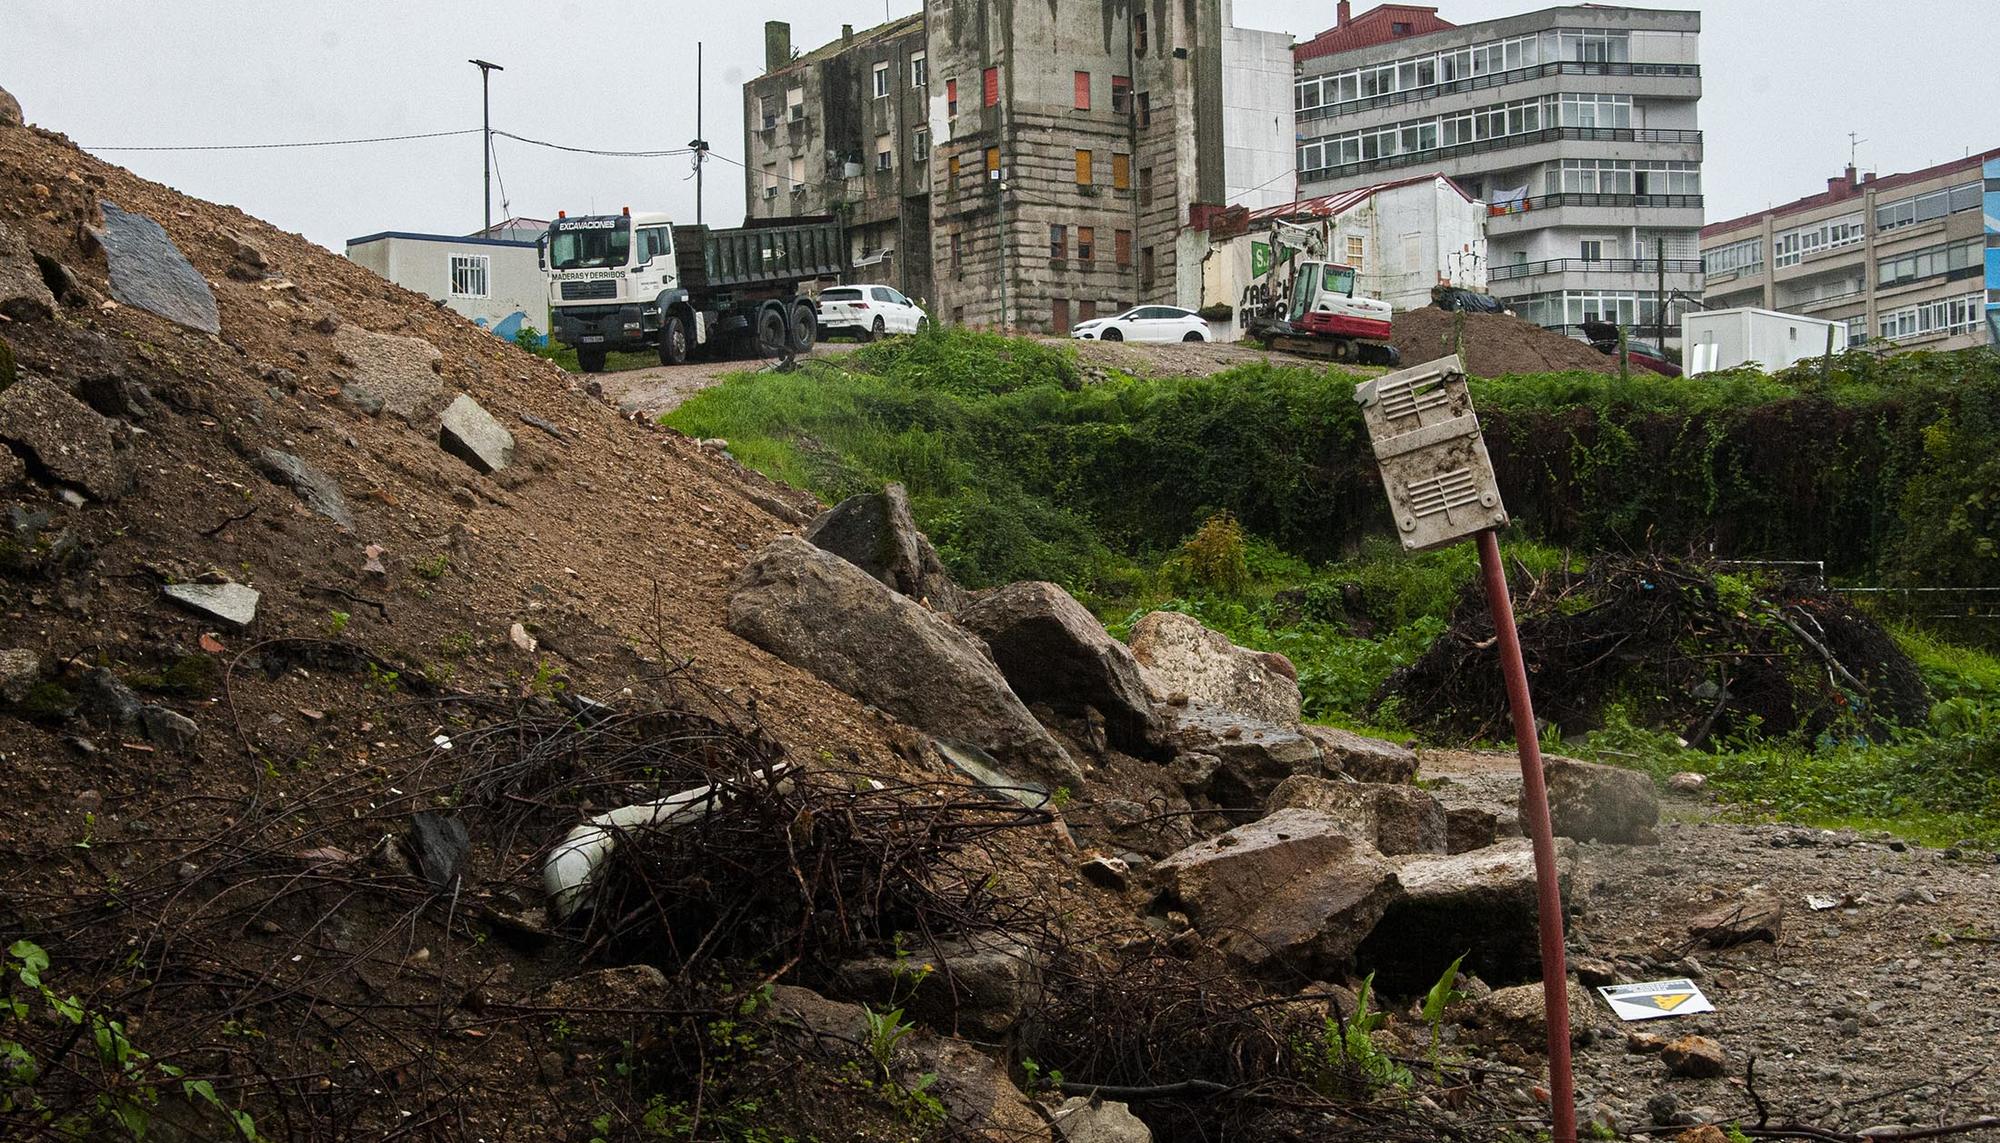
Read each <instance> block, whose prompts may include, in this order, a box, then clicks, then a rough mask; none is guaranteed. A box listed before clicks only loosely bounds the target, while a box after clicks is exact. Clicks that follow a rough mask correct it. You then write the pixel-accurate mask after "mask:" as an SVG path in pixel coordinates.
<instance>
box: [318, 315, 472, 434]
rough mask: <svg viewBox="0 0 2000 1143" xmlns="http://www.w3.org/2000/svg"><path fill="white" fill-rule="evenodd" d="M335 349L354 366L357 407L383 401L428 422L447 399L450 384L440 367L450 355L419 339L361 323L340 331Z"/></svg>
mask: <svg viewBox="0 0 2000 1143" xmlns="http://www.w3.org/2000/svg"><path fill="white" fill-rule="evenodd" d="M333 347H334V350H335V351H336V352H337V353H339V354H340V359H341V360H342V361H343V362H345V363H346V364H347V365H348V367H349V368H351V369H353V370H354V373H355V378H354V380H353V381H351V382H349V383H348V384H347V385H345V386H343V391H345V390H348V389H351V390H353V391H354V396H353V397H352V398H350V400H351V401H352V403H355V404H357V405H362V404H369V403H374V402H380V406H381V408H383V409H385V410H387V411H388V412H390V413H392V414H394V415H396V416H398V417H401V418H402V419H403V420H404V421H406V422H408V423H410V424H412V425H414V424H417V423H418V422H420V421H424V420H427V419H428V418H429V417H430V416H431V415H432V414H433V413H434V412H435V411H436V410H437V409H438V407H439V406H440V405H442V404H443V402H444V382H443V381H442V380H440V379H439V377H438V372H437V367H438V365H439V363H440V362H442V361H443V360H444V354H442V353H439V352H438V348H437V346H435V345H432V344H431V343H430V342H428V341H425V340H423V339H422V338H416V337H396V336H394V335H392V334H386V333H373V332H370V331H368V330H365V329H362V328H361V327H360V326H356V325H342V326H340V327H339V328H338V329H336V330H335V331H334V335H333Z"/></svg>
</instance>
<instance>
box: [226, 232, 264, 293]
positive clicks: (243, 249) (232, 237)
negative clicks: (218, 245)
mask: <svg viewBox="0 0 2000 1143" xmlns="http://www.w3.org/2000/svg"><path fill="white" fill-rule="evenodd" d="M222 240H223V242H224V243H226V244H228V246H229V254H230V257H231V258H233V259H234V260H235V262H236V265H235V266H231V267H230V268H229V276H230V277H232V278H240V279H242V280H243V281H250V282H254V281H256V280H258V279H260V278H262V277H264V274H265V271H267V270H269V269H270V268H271V259H270V258H269V257H268V256H267V255H266V254H265V253H264V251H263V248H261V247H259V246H258V245H257V244H256V243H254V242H252V241H250V240H249V239H248V238H245V237H244V236H243V235H241V234H239V233H237V232H236V231H234V230H224V231H223V232H222Z"/></svg>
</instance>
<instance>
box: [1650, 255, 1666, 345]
mask: <svg viewBox="0 0 2000 1143" xmlns="http://www.w3.org/2000/svg"><path fill="white" fill-rule="evenodd" d="M1653 269H1654V271H1655V272H1656V273H1657V274H1658V275H1659V276H1658V277H1657V278H1655V279H1654V282H1655V284H1656V285H1657V287H1658V292H1657V293H1655V294H1654V295H1653V340H1654V341H1656V342H1658V343H1659V344H1658V345H1656V346H1654V348H1655V349H1658V350H1659V351H1660V352H1661V353H1665V352H1666V351H1667V240H1666V239H1665V238H1658V237H1656V238H1654V239H1653Z"/></svg>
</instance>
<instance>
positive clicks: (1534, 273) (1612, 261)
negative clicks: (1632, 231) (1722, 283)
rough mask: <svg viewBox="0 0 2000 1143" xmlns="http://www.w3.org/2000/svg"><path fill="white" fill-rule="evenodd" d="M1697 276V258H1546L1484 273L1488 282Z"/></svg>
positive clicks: (1505, 266) (1699, 269)
mask: <svg viewBox="0 0 2000 1143" xmlns="http://www.w3.org/2000/svg"><path fill="white" fill-rule="evenodd" d="M1660 273H1667V274H1700V273H1701V259H1699V258H1667V259H1664V260H1662V259H1659V258H1549V259H1546V260H1544V261H1541V262H1512V263H1506V264H1503V265H1498V266H1493V267H1491V268H1490V269H1488V270H1487V271H1486V277H1487V280H1489V281H1494V282H1503V281H1507V280H1510V279H1514V278H1533V277H1538V276H1540V275H1542V274H1654V275H1658V274H1660Z"/></svg>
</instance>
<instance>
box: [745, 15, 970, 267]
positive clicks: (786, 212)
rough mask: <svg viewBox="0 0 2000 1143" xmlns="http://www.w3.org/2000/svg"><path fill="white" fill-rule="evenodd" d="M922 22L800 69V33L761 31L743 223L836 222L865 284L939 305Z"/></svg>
mask: <svg viewBox="0 0 2000 1143" xmlns="http://www.w3.org/2000/svg"><path fill="white" fill-rule="evenodd" d="M926 46H927V45H926V37H925V29H924V17H923V16H922V15H913V16H907V17H904V18H903V19H900V20H894V21H891V22H889V23H887V24H882V25H879V26H877V27H873V28H869V29H867V30H865V31H862V32H858V33H857V32H856V31H855V30H854V28H853V26H852V25H846V26H843V27H842V29H841V35H840V39H838V40H836V41H834V42H833V43H830V44H827V45H825V46H823V47H820V48H818V49H816V50H814V51H811V52H808V53H805V54H803V55H799V56H797V57H796V58H794V55H793V52H792V30H791V25H790V24H787V23H785V22H784V21H781V20H773V21H770V22H769V23H766V24H765V25H764V74H763V75H761V76H758V77H756V78H755V79H752V80H750V81H749V82H748V83H745V84H744V85H743V136H744V138H743V154H744V166H745V167H746V168H747V187H746V191H747V195H748V201H747V202H746V204H745V209H744V215H745V217H746V218H749V219H752V220H755V219H760V218H798V217H813V216H837V217H839V218H840V219H842V220H843V221H844V222H845V223H846V225H847V235H848V242H849V244H850V246H851V249H850V251H849V253H850V254H851V255H852V257H853V259H854V266H855V279H856V280H857V281H869V282H881V283H883V284H885V285H890V286H894V287H896V288H897V289H899V290H901V291H902V292H903V293H905V294H907V295H909V296H910V297H912V298H919V299H923V298H929V297H931V296H932V290H933V287H932V283H931V277H930V266H931V260H930V247H931V239H930V212H929V210H928V209H927V207H926V204H927V202H928V201H929V193H930V173H931V172H930V155H931V135H930V119H929V99H930V88H931V83H930V69H929V66H928V57H927V55H926V50H925V49H926Z"/></svg>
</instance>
